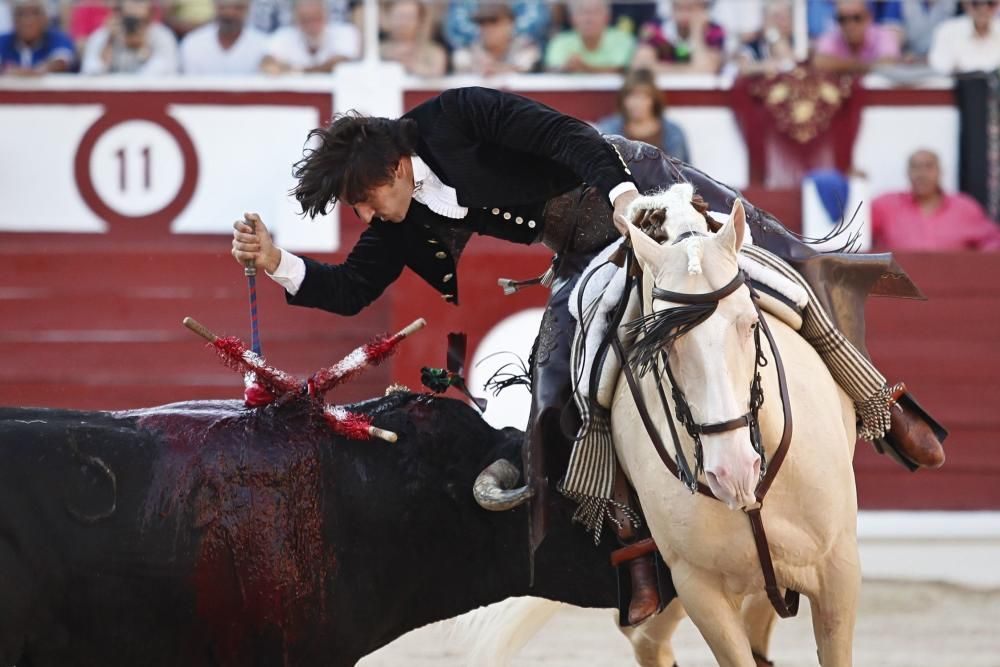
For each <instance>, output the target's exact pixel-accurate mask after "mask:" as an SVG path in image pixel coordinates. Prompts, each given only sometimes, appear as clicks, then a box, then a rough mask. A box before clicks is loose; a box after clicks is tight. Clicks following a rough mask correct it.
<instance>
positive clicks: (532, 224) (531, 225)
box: [528, 220, 535, 229]
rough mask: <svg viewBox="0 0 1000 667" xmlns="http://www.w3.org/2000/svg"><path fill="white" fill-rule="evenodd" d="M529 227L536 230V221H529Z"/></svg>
mask: <svg viewBox="0 0 1000 667" xmlns="http://www.w3.org/2000/svg"><path fill="white" fill-rule="evenodd" d="M528 226H529V227H531V228H532V229H534V228H535V221H534V220H528Z"/></svg>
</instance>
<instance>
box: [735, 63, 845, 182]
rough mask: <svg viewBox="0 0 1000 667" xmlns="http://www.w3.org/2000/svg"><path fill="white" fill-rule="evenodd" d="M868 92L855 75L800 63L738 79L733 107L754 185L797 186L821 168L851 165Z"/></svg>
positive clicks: (843, 169)
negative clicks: (745, 148)
mask: <svg viewBox="0 0 1000 667" xmlns="http://www.w3.org/2000/svg"><path fill="white" fill-rule="evenodd" d="M863 95H864V90H863V89H862V88H861V86H860V85H859V84H858V81H857V79H854V78H852V77H847V76H843V75H834V74H828V73H824V72H818V71H816V70H814V69H811V68H808V67H805V66H799V67H797V68H795V69H794V70H792V71H790V72H783V73H780V74H774V75H756V76H749V77H742V78H740V79H737V81H736V82H735V83H734V85H733V88H732V105H733V111H734V113H735V114H736V120H737V123H738V124H739V126H740V129H741V131H742V132H743V138H744V140H745V141H746V144H747V151H748V153H749V158H750V185H751V186H759V187H765V188H769V189H784V188H796V187H799V184H800V183H801V181H802V178H803V177H804V176H805V174H806V173H807V172H809V171H810V170H812V169H818V168H836V169H839V170H841V171H843V172H845V173H846V172H847V171H849V170H850V169H851V162H852V153H853V150H854V140H855V139H856V138H857V134H858V128H859V126H860V125H861V109H862V105H863Z"/></svg>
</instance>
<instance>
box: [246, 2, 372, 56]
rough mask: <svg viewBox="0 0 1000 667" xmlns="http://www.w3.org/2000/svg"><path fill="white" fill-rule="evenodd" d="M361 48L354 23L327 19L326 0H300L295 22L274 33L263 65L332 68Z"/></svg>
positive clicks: (296, 7) (296, 5)
mask: <svg viewBox="0 0 1000 667" xmlns="http://www.w3.org/2000/svg"><path fill="white" fill-rule="evenodd" d="M360 51H361V36H360V35H359V34H358V29H357V28H356V27H354V25H352V24H350V23H344V22H337V23H330V22H328V21H327V10H326V6H325V3H324V2H323V0H298V2H296V3H295V25H294V26H285V27H284V28H279V29H278V30H277V31H276V32H275V33H274V35H272V36H271V39H270V40H269V41H268V45H267V54H266V55H265V56H264V62H263V64H262V65H261V69H262V70H263V71H264V72H266V73H268V74H281V73H286V72H288V73H301V72H332V71H333V68H334V67H336V66H337V64H338V63H340V62H343V61H344V60H352V59H354V58H357V57H358V55H359V54H360Z"/></svg>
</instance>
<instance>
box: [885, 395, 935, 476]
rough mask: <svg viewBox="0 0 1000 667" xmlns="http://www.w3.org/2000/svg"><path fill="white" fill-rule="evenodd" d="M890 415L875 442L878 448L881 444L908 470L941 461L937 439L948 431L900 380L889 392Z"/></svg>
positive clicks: (931, 465) (932, 465)
mask: <svg viewBox="0 0 1000 667" xmlns="http://www.w3.org/2000/svg"><path fill="white" fill-rule="evenodd" d="M890 415H891V428H890V429H889V431H888V432H887V433H886V434H885V438H884V439H883V441H882V442H877V443H876V448H877V449H878V450H879V451H880V452H881V451H883V447H882V445H884V446H885V448H887V449H888V450H889V453H890V455H892V456H893V458H895V459H897V460H898V461H899V462H900V463H902V464H903V465H904V466H906V467H907V468H909V469H910V470H916V469H917V468H919V467H924V468H939V467H940V466H941V465H942V464H943V463H944V447H942V446H941V443H943V442H944V439H945V438H946V437H947V436H948V431H947V430H945V428H944V427H943V426H941V425H940V424H939V423H937V421H935V420H934V418H933V417H931V416H930V415H929V414H927V412H926V411H925V410H924V409H923V408H922V407H920V404H918V403H917V402H916V401H915V400H914V398H913V396H912V395H910V394H909V392H907V391H906V386H905V385H904V384H902V383H900V384H898V385H896V389H895V390H894V391H893V393H892V406H891V407H890Z"/></svg>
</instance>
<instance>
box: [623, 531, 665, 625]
mask: <svg viewBox="0 0 1000 667" xmlns="http://www.w3.org/2000/svg"><path fill="white" fill-rule="evenodd" d="M645 541H646V540H641V541H640V542H637V543H636V544H635V545H629V547H631V546H638V545H639V544H641V543H642V542H645ZM649 541H650V542H652V541H653V540H652V539H650V540H649ZM629 547H624V548H622V549H616V550H615V551H614V552H612V558H614V554H615V553H617V552H619V551H626V550H628V549H629ZM648 553H649V552H646V554H648ZM646 554H640V556H639V557H641V556H642V555H646ZM652 556H653V567H654V570H655V573H656V592H657V593H658V594H659V596H660V606H659V607H657V608H656V614H659V613H660V612H661V611H663V610H664V609H666V608H667V605H668V604H670V602H671V600H673V599H674V598H675V597H677V589H676V588H674V580H673V579H671V577H670V568H669V567H667V564H666V563H664V562H663V557H662V556H661V555H660V552H659V551H657V550H656V545H655V544H654V545H653V551H652ZM633 558H635V557H633ZM633 558H627V559H625V560H624V561H621V562H620V563H619V565H618V566H617V567H615V572H616V574H617V575H618V577H617V578H618V625H619V626H620V627H623V628H627V627H629V622H628V608H629V605H630V604H631V603H632V577H631V576H630V575H629V570H628V561H630V560H632V559H633ZM654 616H655V614H654Z"/></svg>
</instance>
